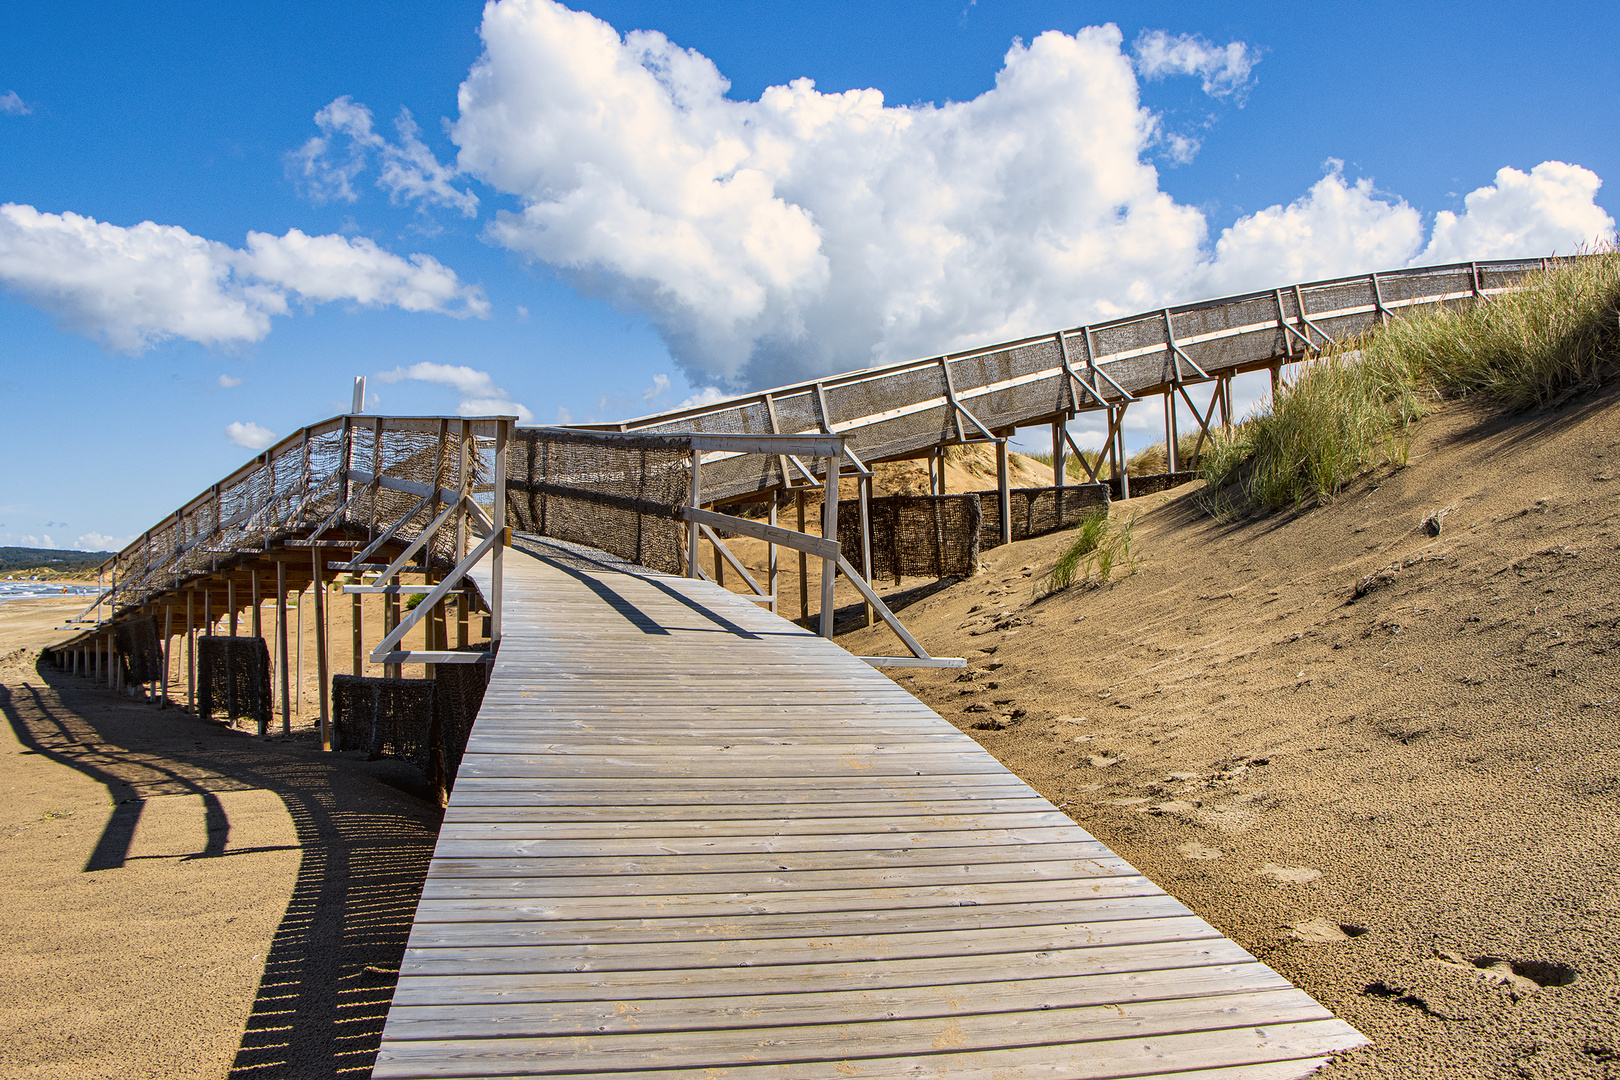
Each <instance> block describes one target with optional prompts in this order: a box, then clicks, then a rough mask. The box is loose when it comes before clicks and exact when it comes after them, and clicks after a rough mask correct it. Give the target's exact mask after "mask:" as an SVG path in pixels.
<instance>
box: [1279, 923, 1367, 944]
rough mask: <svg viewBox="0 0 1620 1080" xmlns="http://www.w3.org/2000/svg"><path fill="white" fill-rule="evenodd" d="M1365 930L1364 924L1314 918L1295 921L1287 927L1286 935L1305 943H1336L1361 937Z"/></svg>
mask: <svg viewBox="0 0 1620 1080" xmlns="http://www.w3.org/2000/svg"><path fill="white" fill-rule="evenodd" d="M1366 932H1367V928H1366V927H1365V926H1356V925H1354V924H1352V923H1336V922H1334V921H1333V920H1332V919H1326V918H1315V919H1311V920H1310V921H1309V922H1302V923H1295V924H1294V925H1293V926H1291V927H1289V928H1288V934H1287V936H1288V937H1291V938H1293V939H1294V940H1295V941H1303V942H1304V943H1305V944H1307V945H1338V944H1340V943H1341V942H1345V941H1349V940H1350V939H1351V938H1358V937H1361V936H1362V935H1363V934H1365V933H1366Z"/></svg>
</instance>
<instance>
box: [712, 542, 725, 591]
mask: <svg viewBox="0 0 1620 1080" xmlns="http://www.w3.org/2000/svg"><path fill="white" fill-rule="evenodd" d="M714 583H715V584H716V585H718V586H720V587H721V588H722V589H723V588H725V587H726V563H725V560H724V559H722V558H721V557H720V548H719V547H718V546H715V548H714Z"/></svg>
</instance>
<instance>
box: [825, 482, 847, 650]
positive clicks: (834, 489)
mask: <svg viewBox="0 0 1620 1080" xmlns="http://www.w3.org/2000/svg"><path fill="white" fill-rule="evenodd" d="M843 462H844V459H843V455H841V454H833V455H832V456H831V457H829V458H828V459H827V475H826V479H825V480H823V481H822V485H821V490H822V495H821V535H822V536H823V537H824V538H825V539H828V540H831V541H833V542H834V543H837V542H838V474H839V472H840V471H842V469H843ZM837 572H838V564H837V562H835V561H834V560H832V559H822V560H821V636H822V637H824V638H826V639H827V640H829V641H831V640H832V636H833V576H834V575H835V574H837Z"/></svg>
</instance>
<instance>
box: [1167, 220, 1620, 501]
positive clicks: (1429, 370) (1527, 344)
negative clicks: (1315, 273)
mask: <svg viewBox="0 0 1620 1080" xmlns="http://www.w3.org/2000/svg"><path fill="white" fill-rule="evenodd" d="M1617 359H1620V253H1616V252H1615V251H1613V250H1606V251H1601V252H1598V253H1596V254H1594V255H1592V256H1590V257H1586V258H1581V259H1573V260H1561V261H1558V262H1555V263H1552V264H1550V265H1549V267H1548V268H1547V269H1546V270H1544V271H1541V272H1539V273H1537V274H1535V275H1533V276H1532V277H1530V278H1529V279H1528V280H1527V281H1526V282H1525V287H1524V288H1522V289H1520V290H1519V291H1517V292H1513V293H1507V294H1503V295H1500V296H1496V297H1492V298H1490V299H1489V300H1486V301H1483V302H1479V303H1474V304H1469V305H1467V306H1465V307H1459V308H1435V309H1433V310H1429V311H1423V312H1420V313H1417V314H1415V315H1413V316H1411V317H1409V318H1402V319H1397V320H1395V321H1393V322H1392V323H1390V324H1389V325H1387V326H1385V327H1383V328H1381V329H1379V330H1378V331H1376V332H1374V333H1371V334H1368V335H1366V336H1365V337H1364V338H1363V339H1362V340H1360V341H1358V342H1353V343H1350V344H1348V345H1347V346H1346V347H1345V349H1344V350H1343V351H1340V352H1336V353H1330V354H1328V355H1325V356H1323V357H1322V358H1320V359H1318V360H1315V361H1312V362H1311V363H1309V364H1307V365H1305V367H1304V368H1303V370H1302V371H1301V372H1300V374H1299V376H1298V378H1297V379H1295V381H1294V383H1293V385H1292V386H1290V387H1288V388H1287V389H1286V390H1284V391H1283V392H1282V393H1281V394H1280V395H1279V396H1278V397H1277V399H1276V400H1275V401H1273V402H1271V403H1269V404H1267V405H1264V406H1262V407H1261V409H1260V411H1259V412H1257V413H1256V414H1255V415H1254V416H1252V417H1250V418H1249V419H1247V420H1245V421H1244V422H1243V423H1242V424H1240V425H1238V426H1237V427H1236V428H1235V429H1234V430H1233V431H1232V432H1231V433H1229V434H1226V435H1222V436H1220V437H1218V438H1217V439H1216V440H1215V445H1214V446H1213V448H1212V449H1211V450H1210V451H1209V452H1208V453H1207V454H1206V455H1205V456H1204V461H1203V463H1202V468H1203V472H1204V477H1205V479H1206V480H1207V481H1209V494H1208V495H1206V496H1205V504H1206V508H1207V509H1209V510H1210V511H1211V512H1212V513H1215V514H1217V515H1223V516H1224V515H1231V514H1241V513H1247V512H1251V511H1254V510H1261V509H1267V510H1269V509H1276V508H1279V507H1284V506H1293V507H1306V506H1315V505H1319V504H1321V503H1325V502H1328V501H1330V500H1332V498H1333V497H1334V496H1335V495H1337V494H1338V493H1339V491H1340V490H1341V489H1342V488H1343V487H1344V485H1345V484H1346V483H1347V482H1348V481H1349V480H1350V479H1351V478H1353V477H1355V476H1356V475H1358V474H1360V473H1361V472H1363V471H1365V470H1366V469H1368V468H1371V467H1375V466H1377V465H1380V464H1396V465H1400V464H1404V463H1405V461H1406V446H1407V441H1408V439H1409V437H1410V429H1411V426H1412V424H1413V423H1415V422H1416V421H1417V420H1418V419H1419V418H1420V417H1421V416H1422V415H1423V414H1424V413H1425V412H1426V411H1427V408H1428V404H1429V403H1430V402H1433V401H1434V400H1436V398H1437V397H1439V396H1453V397H1455V396H1463V395H1467V394H1483V395H1485V396H1486V397H1488V398H1490V399H1491V400H1494V401H1497V402H1500V403H1501V404H1503V405H1505V406H1507V407H1509V408H1511V409H1529V408H1535V407H1538V406H1549V405H1556V404H1558V403H1560V402H1562V401H1564V400H1566V399H1568V398H1569V397H1570V396H1572V395H1574V394H1577V393H1581V392H1583V391H1586V390H1591V389H1595V388H1596V387H1598V386H1599V385H1601V383H1602V382H1603V380H1604V379H1605V378H1606V377H1608V376H1609V375H1610V374H1612V372H1613V370H1614V366H1615V363H1616V361H1617ZM1161 453H1162V451H1161Z"/></svg>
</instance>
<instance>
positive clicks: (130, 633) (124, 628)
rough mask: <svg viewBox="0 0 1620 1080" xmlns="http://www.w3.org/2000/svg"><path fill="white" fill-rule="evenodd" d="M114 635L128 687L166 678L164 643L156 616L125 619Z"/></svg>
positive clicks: (125, 682)
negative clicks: (160, 636) (164, 671)
mask: <svg viewBox="0 0 1620 1080" xmlns="http://www.w3.org/2000/svg"><path fill="white" fill-rule="evenodd" d="M115 635H116V637H117V640H118V659H119V662H120V663H122V664H123V665H124V684H125V685H126V686H134V685H136V684H138V683H149V682H156V681H157V680H158V679H161V678H162V677H163V643H162V640H161V639H160V638H159V637H158V628H157V619H156V618H155V617H153V616H151V615H146V616H143V617H141V618H136V619H125V620H124V621H123V622H121V623H119V624H118V625H117V627H116V628H115Z"/></svg>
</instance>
